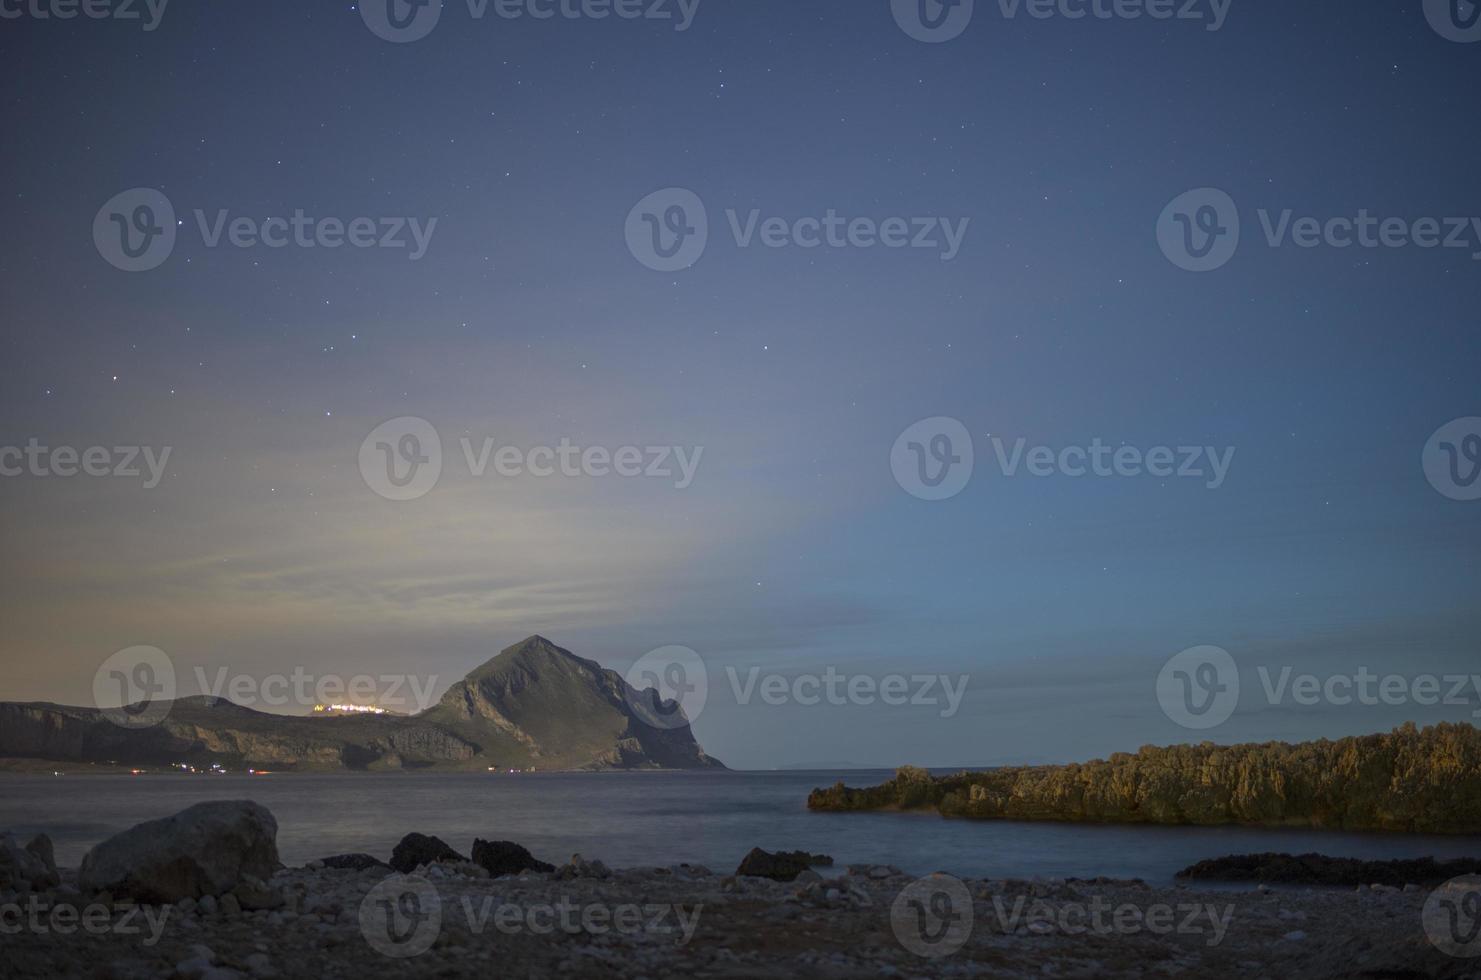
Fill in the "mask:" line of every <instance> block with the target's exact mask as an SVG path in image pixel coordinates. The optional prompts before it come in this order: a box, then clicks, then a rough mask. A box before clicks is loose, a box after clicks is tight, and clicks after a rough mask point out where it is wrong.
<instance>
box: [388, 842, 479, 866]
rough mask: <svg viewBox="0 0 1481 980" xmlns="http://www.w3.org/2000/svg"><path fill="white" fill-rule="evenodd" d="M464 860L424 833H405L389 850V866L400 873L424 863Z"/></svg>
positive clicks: (464, 859) (449, 848)
mask: <svg viewBox="0 0 1481 980" xmlns="http://www.w3.org/2000/svg"><path fill="white" fill-rule="evenodd" d="M466 860H468V859H467V858H465V857H463V855H461V854H459V853H458V852H457V851H455V850H453V849H452V848H451V847H448V846H447V844H446V843H444V842H443V841H442V840H441V839H439V838H437V837H428V836H427V835H426V834H407V835H406V836H405V837H403V838H401V843H399V844H397V845H396V849H395V850H393V851H392V852H391V867H392V868H393V869H394V870H396V871H399V872H401V873H402V874H411V873H412V872H413V871H415V870H416V869H417V868H418V867H420V866H421V865H424V864H435V863H436V862H438V861H466Z"/></svg>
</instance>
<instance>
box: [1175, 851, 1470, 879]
mask: <svg viewBox="0 0 1481 980" xmlns="http://www.w3.org/2000/svg"><path fill="white" fill-rule="evenodd" d="M1476 873H1481V859H1474V860H1466V859H1462V860H1458V861H1436V860H1435V859H1434V858H1414V859H1409V860H1400V861H1360V860H1358V859H1357V858H1334V857H1327V856H1326V855H1324V854H1301V855H1291V854H1275V853H1265V854H1231V855H1229V856H1228V857H1221V858H1212V859H1210V860H1208V861H1199V862H1198V863H1197V864H1195V865H1193V866H1191V867H1187V868H1184V869H1183V870H1182V871H1179V872H1178V877H1179V878H1188V879H1191V880H1194V881H1259V882H1266V883H1268V884H1288V885H1347V886H1354V885H1390V886H1392V887H1395V888H1402V887H1404V886H1405V885H1427V886H1428V885H1438V884H1440V883H1441V882H1444V881H1448V880H1450V879H1451V878H1455V877H1458V876H1460V875H1467V874H1476Z"/></svg>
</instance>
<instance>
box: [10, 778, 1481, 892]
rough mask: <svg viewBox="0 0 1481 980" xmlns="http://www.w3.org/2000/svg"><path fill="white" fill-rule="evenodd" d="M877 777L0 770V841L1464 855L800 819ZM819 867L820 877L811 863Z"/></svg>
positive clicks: (719, 867) (721, 865)
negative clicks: (214, 833)
mask: <svg viewBox="0 0 1481 980" xmlns="http://www.w3.org/2000/svg"><path fill="white" fill-rule="evenodd" d="M891 775H893V774H892V772H890V771H888V770H878V771H870V770H849V771H846V772H839V771H817V772H801V771H785V772H612V773H538V772H537V773H518V774H514V773H413V772H398V773H373V774H372V773H334V774H271V775H247V774H235V773H232V774H225V775H211V774H196V775H189V774H178V775H176V774H143V775H101V774H87V775H77V776H69V775H59V776H53V775H16V774H7V775H3V776H0V830H9V831H13V832H16V833H21V834H31V833H36V832H44V833H46V834H48V835H49V836H50V837H51V838H52V841H53V843H54V844H55V847H56V856H57V861H58V863H59V864H62V865H64V866H75V865H77V864H78V863H79V862H80V861H81V859H82V856H83V854H84V853H85V852H86V851H87V849H88V848H90V847H92V846H93V845H94V844H97V843H98V842H99V841H102V840H104V839H106V838H108V837H109V836H111V835H113V834H115V833H118V832H119V831H122V830H126V829H128V828H129V827H131V826H133V825H135V824H137V823H141V822H143V821H145V820H152V819H155V818H158V817H165V816H169V815H170V814H173V813H176V812H178V811H180V810H183V809H184V808H185V807H187V806H190V805H191V804H193V803H198V802H201V801H203V800H223V799H226V800H230V799H250V800H255V801H256V802H258V803H260V804H262V805H263V806H265V807H267V808H268V809H269V810H270V811H272V813H273V815H274V816H275V817H276V818H277V821H278V850H279V853H280V856H281V857H282V859H283V861H284V862H285V863H287V864H291V865H297V864H302V863H304V862H306V861H309V860H312V859H314V858H322V857H327V856H329V855H334V854H343V853H350V852H365V853H369V854H373V855H375V856H377V857H379V858H381V859H382V860H385V859H387V858H389V857H390V854H391V849H392V848H393V847H394V846H395V845H396V842H397V841H398V840H400V839H401V837H402V836H404V835H405V834H408V833H411V832H413V831H416V832H419V833H423V834H430V835H435V836H437V837H440V838H442V839H443V840H444V841H446V842H447V843H448V844H450V845H451V846H452V847H453V848H455V849H456V850H458V851H460V852H462V853H464V854H466V853H468V851H469V850H470V849H471V847H472V843H473V839H474V838H475V837H481V838H484V839H487V840H509V841H514V842H516V843H519V844H522V845H524V846H525V847H527V848H529V850H530V851H532V852H533V853H534V855H535V856H536V857H537V858H540V859H541V860H544V861H549V862H551V863H555V864H560V863H563V862H565V861H566V860H568V859H569V857H570V856H571V855H572V854H575V853H579V854H581V855H582V856H583V857H585V858H587V859H593V858H595V859H600V860H602V861H604V862H606V863H607V864H608V865H609V866H612V867H637V866H645V865H657V866H667V865H672V864H678V863H680V862H689V863H694V864H703V865H705V866H707V867H708V868H710V869H711V870H712V871H715V872H720V873H731V872H733V871H734V870H735V867H736V865H737V864H738V863H739V862H740V860H741V858H742V857H743V856H744V855H745V854H746V852H747V851H749V850H750V849H751V848H753V847H763V848H765V849H767V850H773V851H774V850H805V851H809V852H813V853H821V854H827V855H830V856H832V857H833V858H834V861H835V870H837V871H842V870H843V869H844V868H845V867H846V866H847V865H849V864H893V865H895V866H896V867H899V868H901V869H902V870H904V871H906V872H909V873H911V874H915V875H923V874H928V873H930V872H933V871H945V872H948V873H950V874H954V875H957V876H959V877H972V878H1032V877H1079V878H1090V877H1095V876H1099V875H1105V876H1109V877H1115V878H1142V879H1144V880H1146V881H1148V882H1152V883H1158V884H1162V883H1168V882H1171V881H1172V880H1173V877H1174V875H1175V874H1176V873H1177V872H1178V871H1179V870H1181V869H1182V868H1185V867H1187V866H1188V865H1191V864H1193V863H1195V862H1197V861H1200V860H1203V859H1205V858H1212V857H1220V856H1223V855H1226V854H1242V853H1254V852H1262V851H1284V852H1290V853H1296V854H1301V853H1307V852H1312V851H1315V852H1318V853H1322V854H1327V855H1330V856H1334V857H1355V858H1366V859H1387V858H1405V857H1427V856H1433V857H1435V858H1438V859H1444V858H1460V857H1481V838H1478V837H1470V836H1468V837H1455V836H1422V835H1413V834H1382V833H1342V832H1333V831H1314V830H1287V829H1264V828H1248V827H1160V826H1135V825H1106V826H1102V825H1087V824H1072V823H1043V822H1013V821H967V820H947V819H943V818H942V817H940V816H938V815H936V814H935V813H813V812H810V811H809V810H808V809H807V794H808V791H809V790H811V789H813V788H814V787H818V786H831V785H832V784H833V783H835V782H837V781H839V780H840V779H841V780H843V781H844V782H846V783H848V784H849V785H851V786H866V785H873V784H875V783H879V782H883V781H885V780H887V779H889V778H890V777H891ZM820 870H823V869H820Z"/></svg>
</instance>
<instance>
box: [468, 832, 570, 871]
mask: <svg viewBox="0 0 1481 980" xmlns="http://www.w3.org/2000/svg"><path fill="white" fill-rule="evenodd" d="M473 863H474V864H476V865H478V866H479V867H481V868H483V869H484V870H485V871H487V872H488V873H489V874H490V875H491V876H492V877H495V878H497V877H499V876H500V875H517V874H519V873H520V872H521V871H554V870H555V866H554V865H551V864H546V863H545V862H544V861H537V860H535V856H534V855H533V854H531V853H530V852H529V851H527V850H525V849H524V848H523V847H520V846H519V845H518V844H516V843H514V842H513V841H507V840H494V841H488V840H475V841H474V842H473Z"/></svg>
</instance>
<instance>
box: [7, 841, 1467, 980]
mask: <svg viewBox="0 0 1481 980" xmlns="http://www.w3.org/2000/svg"><path fill="white" fill-rule="evenodd" d="M319 864H320V862H311V863H310V865H309V866H308V867H304V868H294V869H284V870H282V871H280V872H278V873H277V874H276V875H274V876H272V879H271V880H270V881H268V882H254V883H253V887H254V888H255V892H254V893H253V894H251V895H250V897H247V898H246V904H247V905H249V906H250V905H254V904H255V905H259V906H263V907H259V908H256V909H251V908H246V907H243V902H242V901H241V900H239V899H238V898H237V897H236V894H233V895H229V896H223V897H221V898H219V899H218V898H203V899H201V900H194V899H186V900H183V901H182V902H179V903H177V904H175V905H166V906H134V907H129V906H127V905H126V904H122V903H119V904H115V903H114V902H113V900H112V898H111V896H107V895H93V896H89V897H88V898H86V899H84V898H83V896H81V895H80V894H79V892H78V890H77V885H76V881H77V877H76V872H75V871H74V870H73V869H61V873H60V877H61V883H60V884H59V885H58V886H57V887H55V888H52V889H49V890H47V891H44V892H30V893H26V894H14V893H12V894H9V895H4V896H0V902H3V903H4V905H5V915H4V918H3V928H4V933H5V934H4V937H3V950H4V955H3V957H0V975H4V976H25V977H62V976H67V977H109V978H119V980H132V978H175V977H178V978H206V980H230V978H243V977H256V978H272V977H313V978H335V977H344V978H355V977H367V976H410V977H474V976H479V977H487V976H518V977H526V976H528V977H557V976H580V977H588V976H589V977H624V978H637V977H690V976H693V977H791V976H812V977H827V978H832V977H839V978H841V977H892V976H893V977H956V976H982V977H1022V976H1035V977H1096V978H1106V977H1144V976H1168V977H1176V976H1183V977H1200V978H1201V977H1240V978H1261V977H1269V978H1271V980H1288V978H1296V977H1356V976H1365V977H1437V978H1438V977H1466V976H1481V959H1468V958H1465V957H1464V956H1457V955H1450V954H1447V953H1446V952H1444V951H1442V950H1441V949H1440V948H1439V947H1438V946H1437V944H1436V943H1435V942H1434V941H1432V939H1431V938H1430V936H1429V935H1428V933H1427V930H1426V928H1425V923H1426V919H1425V907H1426V901H1427V899H1428V898H1429V896H1430V894H1431V892H1430V891H1429V890H1428V889H1421V888H1418V887H1417V886H1411V887H1410V888H1408V889H1407V890H1406V889H1400V888H1395V889H1389V888H1379V889H1376V890H1375V889H1372V888H1367V887H1364V888H1361V889H1358V890H1347V889H1344V890H1341V891H1336V890H1309V889H1306V890H1295V889H1292V890H1285V889H1278V890H1268V889H1250V890H1239V891H1229V890H1216V889H1202V888H1192V887H1172V888H1154V887H1149V886H1147V885H1144V884H1142V883H1141V882H1137V881H1108V880H1097V881H1094V882H1088V881H1077V880H1073V879H1071V880H1069V881H1063V880H1037V881H1015V880H984V879H965V880H958V879H955V878H951V877H949V876H945V875H937V876H930V877H927V878H924V879H916V878H913V877H911V876H908V875H905V874H903V873H901V872H899V871H898V870H896V869H893V868H890V867H887V866H869V865H854V866H851V867H849V868H846V869H826V870H828V871H829V872H830V874H829V875H828V876H826V877H824V876H821V875H819V874H818V873H817V872H814V871H806V872H803V873H802V875H801V877H800V878H799V879H798V880H796V881H792V882H779V881H772V880H769V879H765V878H756V877H749V876H743V877H734V876H728V875H726V874H721V873H712V872H711V871H709V870H708V869H705V868H700V867H694V866H688V865H679V866H675V867H671V868H631V869H625V870H617V871H609V870H608V869H606V868H605V867H603V866H602V865H601V863H600V862H597V861H584V860H576V861H573V862H572V863H570V864H567V865H565V866H564V867H562V868H560V869H558V870H557V871H555V872H544V873H542V872H531V871H526V872H523V873H521V874H520V875H517V876H503V877H490V876H489V874H488V872H487V871H486V870H485V869H483V868H481V867H478V866H477V865H473V864H471V863H469V862H460V863H440V864H433V865H428V866H422V867H418V868H416V869H415V871H414V872H413V873H412V874H410V875H407V876H403V875H400V874H397V873H395V872H392V871H390V869H388V868H386V867H384V866H379V865H377V866H370V867H364V868H361V869H358V870H353V869H334V868H329V867H322V866H319ZM835 872H836V873H835ZM257 886H262V887H257ZM239 893H240V894H243V895H244V896H247V895H248V893H246V892H240V890H239ZM969 905H970V913H968V912H967V908H968V906H969ZM1471 945H1472V946H1473V947H1476V948H1471V949H1463V950H1459V952H1462V953H1464V952H1470V953H1472V954H1474V953H1478V952H1481V946H1477V944H1475V943H1472V944H1471Z"/></svg>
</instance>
